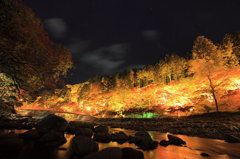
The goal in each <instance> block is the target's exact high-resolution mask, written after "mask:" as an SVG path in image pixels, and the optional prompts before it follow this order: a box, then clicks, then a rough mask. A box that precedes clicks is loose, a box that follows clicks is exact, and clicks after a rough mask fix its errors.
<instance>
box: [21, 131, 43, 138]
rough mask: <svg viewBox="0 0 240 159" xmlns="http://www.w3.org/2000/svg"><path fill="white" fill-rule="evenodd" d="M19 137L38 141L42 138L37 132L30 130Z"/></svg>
mask: <svg viewBox="0 0 240 159" xmlns="http://www.w3.org/2000/svg"><path fill="white" fill-rule="evenodd" d="M19 137H20V138H22V139H24V140H36V139H38V138H39V137H40V134H39V132H38V131H37V130H28V131H26V132H24V133H22V134H19Z"/></svg>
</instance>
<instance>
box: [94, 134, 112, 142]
mask: <svg viewBox="0 0 240 159" xmlns="http://www.w3.org/2000/svg"><path fill="white" fill-rule="evenodd" d="M93 139H94V140H95V141H97V142H103V143H108V142H110V141H111V135H110V134H108V133H100V132H99V133H95V134H94V136H93Z"/></svg>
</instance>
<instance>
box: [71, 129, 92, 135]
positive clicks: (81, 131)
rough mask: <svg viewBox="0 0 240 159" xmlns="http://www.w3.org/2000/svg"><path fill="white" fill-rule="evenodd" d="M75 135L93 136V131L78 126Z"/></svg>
mask: <svg viewBox="0 0 240 159" xmlns="http://www.w3.org/2000/svg"><path fill="white" fill-rule="evenodd" d="M75 135H80V136H88V137H92V135H93V131H92V129H90V128H78V129H77V130H76V131H75Z"/></svg>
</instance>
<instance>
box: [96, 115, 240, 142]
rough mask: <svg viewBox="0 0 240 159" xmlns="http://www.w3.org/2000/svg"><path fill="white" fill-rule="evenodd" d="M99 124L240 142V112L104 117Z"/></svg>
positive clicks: (98, 121)
mask: <svg viewBox="0 0 240 159" xmlns="http://www.w3.org/2000/svg"><path fill="white" fill-rule="evenodd" d="M95 124H97V125H105V126H110V127H112V128H123V129H131V130H136V131H158V132H161V133H166V132H170V133H173V134H181V135H187V136H196V137H203V138H212V139H221V140H226V141H227V142H237V143H240V113H225V112H224V113H209V114H202V115H193V116H188V117H179V118H173V117H167V118H152V119H135V118H102V119H97V120H96V121H95Z"/></svg>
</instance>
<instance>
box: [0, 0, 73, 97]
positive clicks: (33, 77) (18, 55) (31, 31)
mask: <svg viewBox="0 0 240 159" xmlns="http://www.w3.org/2000/svg"><path fill="white" fill-rule="evenodd" d="M71 67H72V57H71V54H70V52H68V50H67V49H65V48H64V47H63V46H61V45H58V44H55V43H53V42H52V41H51V40H50V38H49V37H48V34H47V33H46V32H45V31H44V28H43V25H42V23H41V21H40V19H39V18H38V17H37V16H36V15H35V13H34V12H33V11H32V10H31V9H30V8H28V7H27V6H25V5H24V4H22V3H21V2H20V1H18V0H1V1H0V73H1V74H2V75H5V76H6V78H7V79H9V80H12V83H13V84H12V85H13V86H14V87H15V89H16V90H18V93H21V92H24V93H25V94H28V95H30V96H34V93H36V92H37V91H38V90H40V89H41V88H55V87H56V84H57V82H58V81H59V79H60V77H61V76H65V75H66V74H67V71H68V70H69V69H70V68H71Z"/></svg>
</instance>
